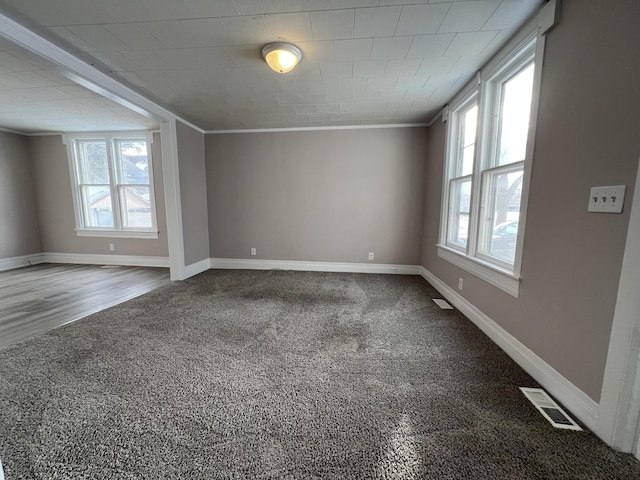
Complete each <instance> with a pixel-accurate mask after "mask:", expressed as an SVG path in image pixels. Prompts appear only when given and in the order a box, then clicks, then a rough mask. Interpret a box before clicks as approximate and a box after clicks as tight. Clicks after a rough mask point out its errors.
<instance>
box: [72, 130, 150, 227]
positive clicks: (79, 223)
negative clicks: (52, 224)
mask: <svg viewBox="0 0 640 480" xmlns="http://www.w3.org/2000/svg"><path fill="white" fill-rule="evenodd" d="M140 137H144V138H145V140H146V142H147V157H148V162H149V163H148V166H149V198H150V200H151V227H150V228H144V229H141V228H117V227H114V228H100V227H85V225H84V216H83V212H82V205H81V201H80V192H79V188H80V187H79V185H80V183H79V182H80V177H79V175H80V174H79V172H78V166H77V163H76V160H75V152H74V148H75V146H74V143H75V140H82V139H96V138H100V139H104V140H105V141H106V142H107V145H110V144H111V142H112V141H113V140H114V139H115V140H121V139H127V138H140ZM62 141H63V143H64V144H65V145H66V146H67V157H68V161H69V173H70V175H71V193H72V198H73V206H74V209H73V212H74V217H75V222H76V228H75V231H76V235H77V236H78V237H104V238H140V239H157V238H158V233H159V232H158V223H157V216H156V197H155V188H154V183H155V177H154V175H153V156H152V153H151V150H152V149H151V145H152V144H153V133H152V132H150V131H124V132H81V133H69V134H65V135H63V136H62ZM118 207H119V205H118ZM114 213H116V212H114ZM116 223H120V221H118V222H116Z"/></svg>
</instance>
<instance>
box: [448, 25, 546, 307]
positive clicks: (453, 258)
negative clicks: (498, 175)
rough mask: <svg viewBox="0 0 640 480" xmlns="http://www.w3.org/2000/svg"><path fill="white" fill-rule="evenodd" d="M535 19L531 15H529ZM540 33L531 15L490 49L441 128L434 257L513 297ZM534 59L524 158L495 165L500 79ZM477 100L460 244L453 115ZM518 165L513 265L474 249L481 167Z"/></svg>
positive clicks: (516, 286)
mask: <svg viewBox="0 0 640 480" xmlns="http://www.w3.org/2000/svg"><path fill="white" fill-rule="evenodd" d="M534 20H535V19H534ZM544 38H545V37H544V35H543V34H542V31H541V29H540V27H539V25H538V24H537V23H536V22H535V21H532V22H531V23H530V24H529V25H528V26H527V27H525V28H524V29H523V30H522V31H521V32H520V33H519V34H518V35H516V37H514V38H513V39H512V40H511V41H510V42H508V44H507V45H506V46H505V47H504V49H503V50H502V52H501V53H500V54H498V55H496V56H495V57H494V58H493V59H492V60H491V61H490V62H489V64H488V65H487V66H486V67H484V68H483V69H482V70H481V71H480V72H478V75H477V77H476V78H475V79H474V80H473V81H472V82H470V83H469V84H468V85H467V86H466V87H465V88H464V89H463V90H462V91H461V92H460V93H459V94H458V95H457V96H456V97H455V98H454V100H453V101H452V103H451V106H450V107H449V109H448V112H446V114H443V121H446V122H447V123H448V125H447V133H446V149H445V168H444V178H443V188H442V212H441V221H440V237H439V242H438V244H437V252H438V256H439V257H440V258H443V259H444V260H446V261H448V262H450V263H452V264H454V265H456V266H458V267H460V268H462V269H463V270H465V271H468V272H470V273H472V274H474V275H476V276H478V277H479V278H481V279H483V280H485V281H487V282H488V283H490V284H492V285H494V286H496V287H498V288H500V289H501V290H503V291H505V292H507V293H508V294H510V295H512V296H514V297H516V298H517V297H518V295H519V288H520V269H521V265H522V245H523V242H524V232H525V228H526V212H527V199H528V192H529V182H530V173H531V165H532V158H533V147H534V142H535V130H536V123H537V116H538V98H539V93H540V80H541V74H542V64H543V53H544ZM531 61H534V62H535V66H534V72H533V87H532V97H531V110H530V117H529V119H530V120H529V130H528V135H527V142H526V148H525V158H524V159H523V160H522V161H520V162H513V163H510V164H505V165H498V164H497V163H496V160H495V159H496V158H497V154H498V149H499V138H500V128H499V127H500V119H499V115H496V114H497V113H498V114H499V112H500V108H501V101H502V91H503V87H504V85H505V83H506V82H508V81H509V80H510V79H511V78H514V77H515V76H516V75H517V74H518V73H519V72H521V71H522V70H523V69H524V68H526V67H527V65H529V63H530V62H531ZM474 98H475V99H476V100H477V102H478V109H479V113H478V122H477V133H476V149H475V157H474V168H473V175H472V187H471V205H470V214H469V233H468V237H467V245H466V248H464V249H462V248H456V246H455V245H452V244H451V242H449V235H450V232H449V228H450V225H449V212H450V207H451V206H450V202H451V200H450V195H451V192H450V186H451V180H452V179H453V178H455V177H452V176H451V169H452V168H453V165H454V164H455V161H456V159H455V155H456V147H455V145H453V143H454V138H455V137H454V135H457V134H459V132H457V131H456V130H457V129H459V118H458V117H459V115H460V114H461V112H462V111H464V110H465V108H466V107H467V106H468V105H469V103H470V102H471V101H473V99H474ZM519 165H521V166H522V170H523V178H522V185H521V192H522V193H521V200H520V214H519V226H518V233H517V237H516V244H515V258H514V262H513V265H511V264H510V263H509V262H506V261H502V260H500V259H498V258H495V257H491V256H488V255H485V254H482V252H479V243H480V234H481V232H480V229H481V225H480V222H481V212H482V210H481V209H482V208H485V206H484V205H483V202H484V199H483V194H484V190H485V185H484V182H485V181H486V179H485V177H486V174H487V172H490V171H497V170H509V169H514V168H517V167H518V166H519Z"/></svg>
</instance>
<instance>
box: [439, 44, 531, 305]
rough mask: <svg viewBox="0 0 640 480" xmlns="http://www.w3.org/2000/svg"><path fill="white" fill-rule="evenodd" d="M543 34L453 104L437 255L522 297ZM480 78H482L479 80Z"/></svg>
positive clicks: (483, 74) (489, 71)
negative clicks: (521, 275) (526, 213)
mask: <svg viewBox="0 0 640 480" xmlns="http://www.w3.org/2000/svg"><path fill="white" fill-rule="evenodd" d="M539 42H540V39H539V38H538V35H537V32H536V33H534V34H531V35H529V36H528V38H525V39H524V40H522V41H521V42H520V43H519V44H518V45H517V47H516V48H514V49H513V50H511V51H509V52H508V53H507V54H506V55H504V56H503V58H502V59H500V60H498V61H494V64H493V65H491V66H490V67H489V68H487V69H486V71H482V72H480V73H479V75H478V80H475V81H474V82H473V84H471V85H470V86H469V87H468V88H467V89H465V90H464V91H463V93H461V94H460V95H459V96H458V97H457V98H456V99H454V102H452V104H451V106H450V108H449V115H448V120H447V121H448V127H447V153H446V155H447V158H446V168H445V178H444V185H443V211H442V221H441V229H440V243H439V245H438V254H439V255H440V256H441V257H442V258H444V259H446V260H448V261H450V262H451V263H454V264H456V265H458V266H459V267H461V268H463V269H465V270H467V271H470V272H471V273H473V274H475V275H477V276H479V277H480V278H483V279H484V280H486V281H488V282H490V283H492V284H494V285H496V286H498V287H499V288H502V289H503V290H505V291H507V292H508V293H510V294H512V295H514V296H517V295H518V286H519V273H520V261H521V245H522V242H523V230H524V215H523V207H524V206H525V205H526V194H527V185H528V173H529V171H530V165H531V157H532V152H533V132H534V130H535V115H536V112H537V108H536V105H535V102H536V100H537V90H538V88H539V68H540V65H541V64H542V62H541V58H540V56H541V52H542V48H539V47H540V45H539ZM479 79H481V80H479Z"/></svg>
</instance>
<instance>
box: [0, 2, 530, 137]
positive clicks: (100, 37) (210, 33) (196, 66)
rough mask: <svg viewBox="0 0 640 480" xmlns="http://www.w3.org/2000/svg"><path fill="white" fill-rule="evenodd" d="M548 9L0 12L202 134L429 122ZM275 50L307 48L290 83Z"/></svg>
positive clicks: (395, 6)
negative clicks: (268, 49)
mask: <svg viewBox="0 0 640 480" xmlns="http://www.w3.org/2000/svg"><path fill="white" fill-rule="evenodd" d="M541 3H542V2H541V0H470V1H431V2H429V3H427V2H426V1H419V0H408V1H402V0H217V1H214V0H109V1H108V2H106V1H103V0H82V1H79V0H50V1H44V0H0V11H1V12H2V13H4V14H6V15H7V16H10V17H12V18H14V19H15V20H17V21H19V22H21V23H23V24H24V25H26V26H27V27H28V28H30V29H32V30H34V31H35V32H36V33H38V34H40V35H42V36H44V37H46V38H48V39H50V40H52V41H53V42H55V43H57V44H58V45H60V46H62V47H63V48H66V49H67V50H70V51H73V52H74V53H75V54H76V55H78V56H79V57H80V58H83V59H84V60H86V61H87V62H89V63H93V64H96V66H98V67H99V68H100V69H102V70H103V71H105V72H107V73H109V74H110V75H112V76H114V77H115V78H118V79H119V80H121V81H123V82H124V83H126V84H128V85H131V86H133V87H134V88H135V89H137V90H138V91H140V92H142V93H143V94H144V95H146V96H148V97H150V98H152V99H154V100H155V101H156V102H158V103H159V104H161V105H163V106H166V107H167V108H168V109H169V110H171V111H173V112H175V113H176V114H178V115H180V116H181V117H183V118H185V119H186V120H188V121H190V122H192V123H194V124H195V125H197V126H199V127H201V128H203V129H205V130H224V129H238V128H281V127H311V126H338V125H368V124H389V123H420V122H425V121H428V120H429V119H431V118H432V117H433V116H434V114H435V113H436V112H437V111H438V110H439V109H440V108H441V107H442V106H443V105H444V104H445V103H446V102H447V101H448V100H449V99H450V98H451V97H452V96H453V95H454V94H455V93H456V92H457V91H458V90H459V89H460V88H461V87H462V86H463V85H464V83H465V82H466V81H467V80H468V79H469V78H471V76H473V75H474V73H475V72H476V71H477V70H478V69H479V67H480V66H481V65H482V64H483V63H484V62H486V60H488V59H489V58H490V57H491V55H492V54H493V53H495V51H496V50H497V49H498V48H499V47H500V46H501V45H502V44H503V43H504V42H505V41H506V40H507V39H508V38H509V37H510V36H511V35H512V34H513V32H514V30H515V29H517V28H518V27H519V26H520V25H521V24H522V23H523V22H524V21H525V20H526V19H527V18H528V17H529V16H530V15H531V14H532V13H533V12H534V10H535V9H536V8H537V7H538V6H539V5H540V4H541ZM272 41H291V42H294V43H295V44H296V45H298V47H300V49H301V50H302V52H303V60H302V62H301V63H300V65H299V66H298V67H296V69H295V70H294V71H293V72H291V73H289V74H277V73H275V72H272V71H271V70H270V69H269V68H268V67H267V65H266V63H264V61H263V60H262V58H261V56H260V49H261V48H262V46H263V45H264V44H266V43H268V42H272ZM0 65H2V62H0ZM6 73H7V72H5V71H4V69H0V85H1V84H2V83H1V82H2V77H1V76H2V75H6ZM11 91H12V90H9V91H8V94H9V95H10V92H11ZM0 106H2V104H0ZM43 114H44V115H46V113H43ZM0 124H2V125H3V126H5V127H11V128H18V125H12V124H10V123H7V121H5V120H4V118H0ZM21 128H24V127H21ZM48 128H50V127H48ZM60 129H62V128H59V129H58V130H60Z"/></svg>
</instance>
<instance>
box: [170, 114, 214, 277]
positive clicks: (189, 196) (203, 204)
mask: <svg viewBox="0 0 640 480" xmlns="http://www.w3.org/2000/svg"><path fill="white" fill-rule="evenodd" d="M176 133H177V139H178V171H179V175H180V201H181V206H182V232H183V241H184V260H185V265H191V264H193V263H196V262H198V261H200V260H205V259H208V258H209V225H208V214H207V181H206V171H205V155H204V134H202V133H200V132H198V131H196V130H194V129H193V128H191V127H189V126H187V125H185V124H183V123H181V122H176Z"/></svg>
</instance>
